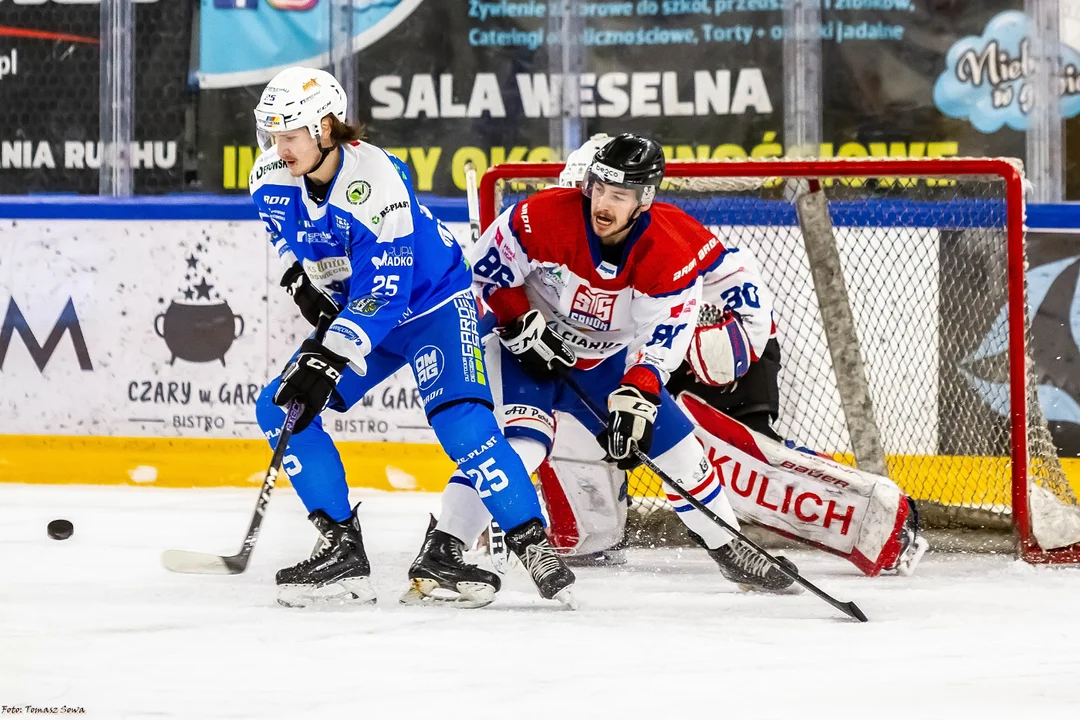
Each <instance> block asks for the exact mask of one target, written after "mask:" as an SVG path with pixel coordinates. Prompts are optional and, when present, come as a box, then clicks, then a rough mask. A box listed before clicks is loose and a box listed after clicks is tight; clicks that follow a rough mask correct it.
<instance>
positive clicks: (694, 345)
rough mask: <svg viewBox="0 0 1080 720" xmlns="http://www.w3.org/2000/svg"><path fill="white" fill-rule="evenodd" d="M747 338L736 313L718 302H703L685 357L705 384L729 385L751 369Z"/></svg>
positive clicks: (748, 339)
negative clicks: (715, 303) (716, 303)
mask: <svg viewBox="0 0 1080 720" xmlns="http://www.w3.org/2000/svg"><path fill="white" fill-rule="evenodd" d="M751 357H752V356H751V350H750V338H749V337H748V336H747V334H746V330H744V329H743V326H742V322H741V321H740V320H739V318H738V316H736V315H735V314H734V313H732V312H731V311H730V310H724V309H722V308H721V307H720V306H718V305H705V306H703V307H702V308H701V311H700V313H699V315H698V325H697V327H696V328H694V335H693V337H692V338H690V349H689V350H688V351H687V353H686V359H687V360H689V361H690V367H692V368H693V369H694V374H695V375H696V376H697V378H698V380H700V381H701V382H703V383H705V384H706V385H730V384H731V383H733V382H735V381H736V380H738V379H739V378H741V377H742V376H743V375H745V374H746V371H747V370H749V369H750V362H751Z"/></svg>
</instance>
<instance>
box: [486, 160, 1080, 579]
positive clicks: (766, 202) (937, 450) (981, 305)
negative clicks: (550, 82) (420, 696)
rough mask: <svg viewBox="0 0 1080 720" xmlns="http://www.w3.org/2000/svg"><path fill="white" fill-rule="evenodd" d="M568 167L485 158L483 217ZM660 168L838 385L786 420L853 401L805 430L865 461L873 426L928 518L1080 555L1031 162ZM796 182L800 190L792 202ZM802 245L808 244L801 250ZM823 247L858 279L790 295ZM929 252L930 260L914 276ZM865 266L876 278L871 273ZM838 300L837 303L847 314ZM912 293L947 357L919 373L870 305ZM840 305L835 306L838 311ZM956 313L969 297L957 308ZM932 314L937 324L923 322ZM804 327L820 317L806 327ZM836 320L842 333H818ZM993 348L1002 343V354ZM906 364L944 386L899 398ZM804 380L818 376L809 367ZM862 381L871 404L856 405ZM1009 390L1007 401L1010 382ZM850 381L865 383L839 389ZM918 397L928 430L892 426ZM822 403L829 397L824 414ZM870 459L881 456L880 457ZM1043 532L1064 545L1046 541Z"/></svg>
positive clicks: (786, 341)
mask: <svg viewBox="0 0 1080 720" xmlns="http://www.w3.org/2000/svg"><path fill="white" fill-rule="evenodd" d="M562 167H563V166H562V164H561V163H522V164H506V165H496V166H494V167H492V168H490V169H489V170H487V172H485V173H484V175H483V177H482V179H481V183H480V220H481V228H487V227H488V226H489V225H490V224H491V223H492V222H493V220H494V219H495V217H496V215H497V214H498V213H499V212H500V211H502V210H503V209H505V207H506V206H507V205H509V204H510V202H512V201H516V200H518V199H522V198H524V197H526V196H527V195H528V194H529V193H531V192H535V191H538V190H539V189H542V188H543V187H546V186H550V185H552V184H555V183H556V182H557V178H558V175H559V172H560V171H561V170H562ZM665 178H666V179H665V184H664V186H663V187H662V188H661V192H660V194H659V195H658V200H659V201H665V202H673V203H675V204H677V205H679V206H680V207H682V208H683V209H684V210H686V211H687V212H689V213H690V214H691V215H695V216H696V217H697V218H698V219H699V221H700V222H702V224H703V225H706V226H707V227H710V229H712V230H713V232H714V233H716V234H718V236H719V237H720V238H721V240H723V241H724V242H725V244H729V243H730V244H733V245H736V246H740V247H744V246H746V245H749V246H752V247H751V248H750V249H751V252H753V253H754V254H755V255H757V258H758V261H759V264H760V265H761V266H762V270H763V273H764V274H765V275H766V284H769V285H770V287H771V289H772V291H773V293H774V294H776V295H777V298H778V301H777V305H778V307H777V310H776V314H777V325H778V328H780V329H781V331H780V333H779V335H780V341H781V347H782V351H783V353H784V356H785V369H786V370H787V374H788V375H789V376H794V375H797V374H800V375H809V376H811V377H812V378H813V379H814V380H813V382H818V383H821V384H822V385H828V386H829V387H830V388H832V389H833V392H832V397H831V398H825V399H824V400H820V399H816V398H814V397H810V398H809V399H807V400H805V401H804V402H802V404H801V405H799V404H798V403H799V400H798V399H795V400H792V401H791V402H794V403H795V404H794V405H792V406H791V409H792V412H794V414H795V415H800V414H802V415H805V416H806V418H796V423H803V424H802V425H799V426H798V427H797V428H792V427H791V426H789V427H788V429H789V431H790V432H800V431H801V432H803V433H810V434H811V435H813V434H814V433H815V432H817V427H818V425H819V424H820V423H821V422H822V419H823V418H824V419H825V420H826V421H827V422H834V418H833V416H834V415H844V416H845V417H844V419H843V420H842V421H839V422H840V424H839V425H838V426H837V427H836V428H835V429H834V430H833V431H830V433H829V434H827V435H822V436H821V437H820V440H819V443H820V444H822V445H826V446H828V447H815V446H814V445H813V444H811V443H809V442H808V443H807V444H808V445H809V446H810V447H813V448H814V449H818V450H825V451H828V452H831V453H833V454H834V455H835V456H837V457H838V458H840V459H844V460H846V461H848V462H852V461H853V460H857V464H859V465H860V466H862V465H863V464H864V459H860V458H859V450H860V449H859V447H858V445H859V444H860V443H862V444H864V445H865V444H866V443H865V442H863V440H864V439H866V438H869V439H870V440H875V439H880V441H881V442H880V443H879V444H878V446H877V451H878V453H879V454H881V463H882V464H881V467H882V468H885V467H887V468H888V469H887V472H888V474H889V475H890V476H892V477H893V479H894V480H896V481H897V482H898V483H899V484H900V485H901V487H903V488H904V490H905V491H906V492H908V493H909V494H910V495H911V496H912V497H914V498H916V500H918V501H919V502H920V508H923V510H924V517H926V516H927V515H929V516H931V517H932V518H937V520H936V521H935V520H932V522H933V523H934V524H943V525H961V526H965V527H969V528H977V529H983V528H994V527H996V528H999V529H1000V528H1001V527H1002V524H1003V523H1004V524H1006V525H1007V526H1011V527H1012V528H1013V529H1014V531H1015V538H1016V546H1017V548H1016V549H1017V552H1018V554H1019V555H1020V556H1021V557H1023V558H1024V559H1025V560H1027V561H1029V562H1033V563H1052V562H1080V544H1078V543H1080V509H1078V508H1077V500H1076V494H1077V487H1076V486H1077V485H1080V479H1078V478H1070V477H1068V476H1067V475H1066V474H1065V472H1064V470H1063V469H1062V465H1061V463H1060V459H1059V458H1058V457H1057V454H1056V451H1055V450H1054V447H1053V444H1052V441H1051V438H1050V434H1049V430H1048V428H1047V423H1046V421H1045V420H1044V419H1043V418H1042V414H1041V411H1040V410H1039V406H1038V399H1037V392H1036V385H1037V379H1036V378H1035V376H1034V372H1033V371H1034V361H1033V359H1032V352H1031V337H1030V330H1029V325H1028V318H1027V303H1026V298H1025V268H1026V251H1025V233H1024V178H1023V174H1022V169H1021V167H1020V163H1019V162H1018V161H1014V160H1008V159H966V158H965V159H951V158H949V159H850V158H845V159H827V160H806V159H791V160H788V159H776V160H748V161H742V160H732V161H720V162H677V161H676V162H669V163H668V165H667V171H666V175H665ZM818 190H821V191H822V192H816V191H818ZM796 195H799V196H801V197H802V198H803V200H800V201H799V204H798V205H797V203H796V202H795V201H794V197H795V196H796ZM811 196H817V197H819V198H820V199H821V205H820V208H819V212H820V213H821V214H822V215H823V216H824V220H825V227H826V242H825V243H824V246H823V247H824V248H825V249H824V251H817V250H812V249H811V247H810V245H811V243H810V241H809V238H808V234H809V233H810V231H809V230H806V231H805V233H804V232H802V231H803V230H805V228H806V222H805V221H806V217H805V216H807V215H809V214H810V213H812V212H813V210H812V208H810V207H809V206H808V205H807V204H805V203H804V200H805V199H806V198H808V197H811ZM800 237H801V240H802V241H801V242H800ZM916 248H918V249H916ZM744 249H746V247H744ZM822 252H824V254H822ZM897 252H900V253H904V252H908V253H910V257H907V258H906V259H904V260H898V259H896V258H894V257H892V256H893V255H895V254H896V253H897ZM795 256H799V257H800V258H801V259H799V260H798V261H797V262H796V261H795V260H792V258H793V257H795ZM819 258H821V259H819ZM830 263H835V264H836V265H835V270H836V271H837V272H838V273H839V274H841V275H842V276H843V277H844V278H846V279H847V283H848V286H849V287H850V288H851V292H849V293H847V296H845V297H843V298H840V299H839V300H837V299H836V298H832V297H828V298H826V297H815V296H814V292H815V291H814V289H813V288H812V287H811V288H810V289H809V290H806V289H805V288H803V290H802V291H801V293H802V294H801V295H800V296H799V297H797V298H793V299H791V300H790V301H789V299H788V298H787V296H786V295H785V292H786V291H787V290H788V289H789V288H798V287H802V286H804V285H807V284H809V286H813V284H814V283H813V279H812V278H813V275H814V273H815V272H816V271H817V270H818V266H819V265H821V266H828V267H827V269H833V268H832V266H831V265H829V264H830ZM781 265H783V266H784V269H783V271H782V272H781V273H779V274H777V275H775V276H774V280H773V282H776V283H777V286H773V285H772V283H771V282H770V278H769V277H768V276H769V274H770V269H771V267H772V266H781ZM789 265H790V266H792V267H794V266H798V267H795V269H789V268H788V266H789ZM912 267H916V269H915V270H913V269H912ZM920 269H925V272H924V273H923V274H921V275H920V274H918V270H920ZM998 271H1000V272H998ZM867 274H870V275H871V278H870V280H869V281H868V282H865V283H864V286H860V282H863V276H865V275H867ZM983 275H985V278H983V277H982V276H983ZM898 278H899V280H898ZM980 282H982V284H980ZM911 288H914V289H915V294H914V300H913V299H912V297H913V296H912V295H911V293H910V292H909V290H910V289H911ZM792 294H793V295H794V294H795V293H792ZM935 296H937V297H935ZM830 305H831V306H837V312H838V314H837V313H834V312H833V311H832V310H830V309H829V307H828V306H830ZM909 310H910V312H911V314H914V315H920V314H921V315H922V318H921V319H922V320H923V322H921V326H922V327H915V328H914V330H913V333H914V334H912V336H911V339H910V340H911V341H910V342H909V343H907V344H908V345H919V344H920V343H923V344H929V345H933V346H934V347H935V348H936V352H935V353H933V354H932V355H923V356H921V357H922V359H923V360H924V361H925V362H923V363H922V364H924V365H933V364H934V362H933V361H934V360H936V361H937V362H938V365H939V368H940V372H939V368H937V367H935V368H926V370H927V372H926V374H925V375H917V374H916V373H915V372H914V371H911V370H910V368H905V367H894V366H891V365H890V363H891V362H899V360H892V359H890V357H891V353H900V354H903V353H904V352H906V350H905V348H904V347H900V348H898V349H895V348H891V347H890V346H889V344H888V341H887V340H883V339H882V336H883V335H890V334H892V332H891V328H890V327H889V326H884V327H883V326H880V325H875V324H874V323H875V321H874V319H873V318H872V316H873V315H874V314H875V313H878V314H882V313H883V314H886V315H889V316H891V317H893V318H894V320H895V318H896V317H900V318H902V317H903V316H904V314H905V313H908V311H909ZM830 313H831V314H833V315H834V316H835V317H839V318H840V319H839V320H831V319H830V317H829V316H830ZM972 313H973V314H972ZM954 314H958V315H957V319H956V321H955V322H953V321H952V317H953V315H954ZM845 322H846V323H848V324H847V325H845ZM830 323H832V326H830ZM899 324H900V325H903V324H904V323H903V321H899ZM911 324H912V325H913V327H914V326H915V325H919V324H920V323H918V322H911ZM796 325H797V326H798V327H797V329H796V330H793V329H792V328H794V327H795V326H796ZM928 325H936V326H937V327H936V328H935V329H930V330H929V331H928V330H927V328H926V327H925V326H928ZM953 325H956V326H957V327H953ZM804 327H805V328H809V329H808V330H806V332H805V334H804V330H803V328H804ZM974 327H978V328H979V331H980V332H984V333H985V337H983V338H982V339H981V341H980V339H979V338H978V337H976V336H975V335H973V334H972V333H973V328H974ZM785 329H786V330H788V331H789V332H790V335H789V336H785V333H784V330H785ZM882 331H884V332H882ZM900 333H901V331H898V334H900ZM920 333H921V334H920ZM1006 333H1007V342H1006V341H1005V340H1006V339H1005V337H1004V336H1005V334H1006ZM825 335H828V336H829V338H831V340H832V341H831V342H829V343H825V342H824V337H825ZM961 336H962V337H961ZM843 337H847V338H850V339H851V340H853V343H851V346H852V347H853V348H854V349H855V352H856V355H857V357H859V358H860V364H861V362H862V360H863V359H865V360H866V366H865V373H862V372H860V373H857V375H865V377H854V378H852V379H851V381H850V382H849V381H848V380H847V379H845V378H844V377H842V375H843V372H841V369H838V368H837V367H835V366H834V363H832V359H833V358H835V357H836V352H837V350H836V347H835V346H838V345H840V346H842V345H846V344H847V343H845V342H844V341H842V340H838V339H837V338H843ZM803 345H806V346H814V352H815V353H816V355H813V356H812V357H808V358H806V359H805V363H804V364H803V365H800V364H799V363H800V362H802V361H801V360H800V359H799V358H797V357H795V356H796V355H798V353H799V352H800V351H801V346H803ZM878 346H880V347H878ZM993 350H998V351H999V352H998V353H997V354H992V351H993ZM988 353H991V354H988ZM793 357H794V362H791V363H789V362H788V360H789V358H793ZM897 357H899V356H897ZM911 357H912V358H918V357H920V356H919V355H918V354H917V353H916V355H912V356H911ZM882 358H883V360H882V362H880V363H879V362H877V359H882ZM995 362H996V363H997V364H998V365H1001V364H1002V363H1004V364H1007V382H1005V381H1004V380H1003V379H1002V378H1001V377H996V376H995V373H996V372H997V369H994V368H991V367H990V366H991V365H994V364H995ZM919 364H920V363H917V362H916V363H909V365H915V366H916V367H917V366H918V365H919ZM789 365H791V366H792V367H791V368H790V370H788V366H789ZM953 366H955V367H953ZM984 366H985V367H984ZM859 370H860V371H861V367H860V368H859ZM897 372H900V373H901V374H903V373H904V372H908V373H909V374H910V379H911V382H910V383H908V384H909V385H914V386H920V385H922V384H925V385H926V387H935V388H937V397H936V398H927V397H920V398H918V400H917V401H911V400H906V399H905V395H904V393H905V392H906V389H905V388H901V387H899V385H901V384H902V383H898V382H897V381H896V378H895V375H896V374H897ZM890 376H891V377H890ZM797 380H798V378H793V377H789V378H788V379H787V380H785V378H784V377H783V375H782V379H781V395H782V402H783V396H784V395H785V394H789V395H790V394H792V393H797V392H799V390H798V389H797V388H795V387H786V386H785V383H789V384H790V383H796V384H797ZM849 386H850V387H849ZM805 387H809V388H811V389H813V385H812V384H811V385H807V386H804V388H805ZM852 387H854V388H855V389H854V390H852V389H851V388H852ZM860 387H861V388H862V392H863V393H866V397H865V399H866V400H868V401H869V402H867V403H866V405H867V407H869V406H873V408H874V413H873V414H874V415H876V417H870V416H868V417H864V418H856V419H853V418H852V417H851V414H852V413H855V408H856V407H857V406H858V404H859V402H858V400H859V398H858V392H859V388H860ZM1006 388H1007V389H1006ZM802 392H806V391H805V389H804V390H803V391H802ZM995 392H997V393H999V394H998V395H994V394H993V393H995ZM1006 392H1007V406H1006V403H1005V400H1004V396H1003V395H1000V393H1006ZM852 393H854V394H855V397H854V398H851V397H845V394H847V395H848V396H850V395H852ZM912 402H914V404H915V406H921V407H923V408H924V410H925V409H927V408H931V407H932V408H934V409H935V411H936V413H935V415H934V418H933V424H935V425H936V428H934V432H933V433H932V437H931V435H926V436H925V437H924V436H923V434H924V431H923V429H922V428H921V427H919V426H920V423H919V416H918V415H916V416H913V419H907V420H902V421H901V422H900V424H899V426H896V424H895V423H893V424H890V412H894V414H898V415H900V416H903V415H904V413H905V412H908V408H907V407H906V406H907V405H909V404H911V403H912ZM920 403H921V405H920ZM789 404H790V403H789ZM819 406H821V407H823V408H825V410H827V412H826V413H825V415H822V414H821V407H819ZM890 408H893V411H890ZM954 410H955V412H954ZM815 413H817V415H816V416H815ZM995 413H996V415H995ZM784 414H785V410H784V408H783V407H782V409H781V415H782V416H783V415H784ZM788 414H789V415H790V414H791V412H789V413H788ZM954 414H955V415H957V416H961V417H960V418H959V419H958V418H954V417H952V415H954ZM780 422H781V424H783V422H784V418H783V417H782V418H781V421H780ZM827 422H826V424H827ZM783 429H785V428H784V427H783V425H782V426H781V430H783ZM781 434H784V433H783V432H781ZM785 436H786V437H791V435H785ZM878 436H880V437H878ZM909 436H910V437H909ZM984 436H985V437H984ZM999 436H1000V437H999ZM845 438H846V439H845ZM793 439H798V440H803V438H802V437H797V438H793ZM845 442H846V443H847V445H846V446H845ZM870 445H871V446H872V445H873V442H871V443H870ZM852 446H855V447H854V449H852ZM872 450H873V448H872V447H871V453H872ZM866 452H867V451H866V450H864V451H863V454H864V456H865V454H866ZM866 466H867V467H870V468H872V467H873V463H872V462H867V464H866ZM1070 481H1071V483H1072V484H1070ZM1005 485H1007V487H1004V486H1005ZM984 486H985V487H984ZM999 486H1000V487H999ZM984 491H985V492H984ZM639 493H640V494H642V495H645V494H647V491H642V490H639ZM1033 496H1034V497H1033ZM635 503H636V504H637V508H638V509H639V511H640V512H644V513H646V514H648V513H651V512H652V511H653V510H654V509H655V507H656V506H657V501H655V500H652V499H650V500H649V502H646V501H645V500H644V499H635ZM1051 506H1052V507H1051ZM1043 526H1045V527H1046V528H1047V529H1041V528H1042V527H1043ZM1040 538H1041V539H1042V543H1040ZM1044 545H1045V546H1047V547H1053V549H1049V550H1045V549H1043V546H1044Z"/></svg>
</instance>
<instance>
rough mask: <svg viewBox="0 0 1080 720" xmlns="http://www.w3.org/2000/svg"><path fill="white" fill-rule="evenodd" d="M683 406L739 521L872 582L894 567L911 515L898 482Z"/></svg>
mask: <svg viewBox="0 0 1080 720" xmlns="http://www.w3.org/2000/svg"><path fill="white" fill-rule="evenodd" d="M679 404H680V405H681V406H682V407H683V408H684V409H686V410H687V412H688V413H689V414H690V415H691V417H693V418H694V420H695V421H696V422H697V424H698V427H697V430H696V431H695V433H696V435H697V436H698V438H699V439H700V440H701V442H702V443H703V444H704V445H705V447H706V449H707V452H708V457H709V461H710V463H711V464H712V466H713V468H715V469H716V471H717V473H718V474H719V476H720V478H721V480H722V481H723V483H724V485H725V487H726V488H727V489H728V491H729V495H728V497H729V498H730V500H731V503H732V506H733V507H734V509H735V512H736V513H738V514H739V516H740V517H743V518H745V519H748V520H753V521H754V522H755V523H758V524H759V525H762V526H764V527H767V528H769V529H771V530H773V531H774V532H776V533H777V534H779V535H782V536H784V537H787V538H791V539H795V540H801V541H803V542H806V543H808V544H810V545H813V546H815V547H818V548H821V549H823V550H825V551H827V552H830V553H832V554H834V555H838V556H840V557H843V558H846V559H848V560H850V561H851V562H852V563H853V564H854V565H855V566H856V567H857V568H859V570H861V571H862V572H863V573H865V574H866V575H868V576H870V577H873V576H875V575H878V574H879V573H880V572H881V571H882V570H884V569H886V568H889V567H891V566H894V565H895V564H896V562H897V559H898V558H899V557H900V555H901V551H902V550H904V545H903V543H902V542H901V538H902V537H903V533H904V527H905V524H906V522H907V518H908V511H909V510H908V503H907V498H906V496H905V495H904V493H903V492H902V491H901V490H900V488H899V487H898V486H897V485H896V483H894V482H892V481H891V480H889V479H888V478H885V477H881V476H878V475H873V474H871V473H867V472H864V471H862V470H858V469H856V468H853V467H850V466H848V465H844V464H842V463H839V462H837V461H835V460H833V459H832V458H829V457H826V456H823V455H820V454H817V453H814V452H812V451H810V450H806V449H805V448H800V449H796V448H795V446H794V444H791V445H790V446H789V444H788V443H780V442H776V441H774V440H770V439H769V438H767V437H765V436H764V435H760V434H758V433H755V432H753V431H751V430H750V429H749V428H747V427H746V426H745V425H742V424H741V423H739V422H738V421H736V420H733V419H732V418H730V417H728V416H726V415H724V414H722V413H719V412H717V411H715V410H713V409H712V408H710V407H709V406H708V405H706V404H705V403H704V402H702V401H701V400H700V399H698V398H696V397H694V396H693V395H690V394H689V393H683V394H682V395H681V396H680V398H679Z"/></svg>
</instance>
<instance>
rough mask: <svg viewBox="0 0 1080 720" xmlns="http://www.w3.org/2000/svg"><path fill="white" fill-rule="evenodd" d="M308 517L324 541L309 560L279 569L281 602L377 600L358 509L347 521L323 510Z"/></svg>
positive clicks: (356, 602) (293, 604)
mask: <svg viewBox="0 0 1080 720" xmlns="http://www.w3.org/2000/svg"><path fill="white" fill-rule="evenodd" d="M357 507H359V505H358V506H357ZM308 520H310V521H311V523H312V524H313V525H314V526H315V528H316V529H317V530H318V531H319V534H320V535H322V537H323V541H324V542H323V544H322V547H321V548H319V547H318V546H316V547H317V548H318V549H317V550H316V551H315V552H314V553H312V555H311V557H310V558H308V559H307V560H304V561H303V562H299V563H297V564H296V565H293V566H292V567H287V568H284V569H282V570H278V573H277V584H278V602H279V603H281V604H282V605H284V606H285V607H308V606H310V605H326V604H331V605H370V604H373V603H374V602H375V590H374V589H373V588H372V587H371V580H370V579H369V576H370V575H371V564H370V563H368V558H367V553H366V552H364V537H363V535H362V534H361V533H360V521H359V519H357V517H356V509H355V508H354V509H353V513H352V517H350V518H349V519H348V520H346V521H345V522H340V523H338V522H334V521H333V520H331V519H330V517H329V516H328V515H327V514H326V513H325V512H323V511H322V510H316V511H315V512H313V513H311V515H309V516H308Z"/></svg>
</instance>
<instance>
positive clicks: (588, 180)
mask: <svg viewBox="0 0 1080 720" xmlns="http://www.w3.org/2000/svg"><path fill="white" fill-rule="evenodd" d="M664 165H665V163H664V149H663V148H662V147H660V143H658V142H656V141H655V140H652V139H650V138H646V137H642V136H640V135H635V134H633V133H623V134H622V135H619V136H618V137H616V138H615V139H614V140H612V141H611V142H609V143H608V144H607V145H605V146H604V147H602V148H600V149H599V150H598V151H597V152H596V155H594V156H593V161H592V164H591V165H589V169H588V170H587V171H586V172H585V194H586V195H589V194H590V192H589V188H590V185H591V184H592V183H593V182H594V181H599V182H602V183H604V184H606V185H614V186H615V187H624V188H630V189H632V190H637V192H638V202H640V203H642V204H644V203H647V202H650V201H651V200H652V199H653V198H654V197H655V196H656V189H657V188H658V187H660V182H661V181H662V180H663V179H664Z"/></svg>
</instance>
